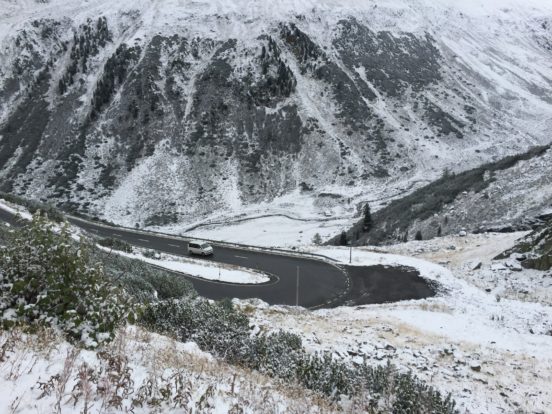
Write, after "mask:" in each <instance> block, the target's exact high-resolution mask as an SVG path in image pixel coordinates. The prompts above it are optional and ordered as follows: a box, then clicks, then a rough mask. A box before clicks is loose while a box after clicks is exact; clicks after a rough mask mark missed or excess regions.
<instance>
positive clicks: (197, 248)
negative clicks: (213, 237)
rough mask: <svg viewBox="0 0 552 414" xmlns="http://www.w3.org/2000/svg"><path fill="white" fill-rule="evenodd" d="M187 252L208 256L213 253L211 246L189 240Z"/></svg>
mask: <svg viewBox="0 0 552 414" xmlns="http://www.w3.org/2000/svg"><path fill="white" fill-rule="evenodd" d="M188 253H190V254H197V255H199V256H210V255H212V254H213V246H211V245H210V244H209V243H205V242H202V241H197V240H191V241H189V242H188Z"/></svg>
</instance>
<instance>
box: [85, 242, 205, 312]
mask: <svg viewBox="0 0 552 414" xmlns="http://www.w3.org/2000/svg"><path fill="white" fill-rule="evenodd" d="M92 257H93V259H94V260H95V261H97V262H100V263H101V264H102V265H103V267H104V270H105V274H106V276H108V277H109V278H110V280H112V281H113V283H115V284H117V285H119V286H121V287H122V288H123V289H124V290H125V291H126V292H127V293H128V294H130V295H131V296H132V297H133V299H134V300H135V301H136V302H140V303H147V302H156V301H158V300H165V299H179V298H182V297H187V298H193V297H196V296H197V292H196V291H195V289H194V286H193V285H192V283H191V282H190V281H189V280H187V279H186V278H184V277H182V275H179V274H175V273H171V272H168V271H166V270H162V269H158V268H155V267H153V266H151V265H149V264H147V263H144V262H143V261H141V260H136V259H129V258H127V257H124V256H120V255H117V254H109V253H106V252H105V251H101V250H98V249H97V250H93V251H92Z"/></svg>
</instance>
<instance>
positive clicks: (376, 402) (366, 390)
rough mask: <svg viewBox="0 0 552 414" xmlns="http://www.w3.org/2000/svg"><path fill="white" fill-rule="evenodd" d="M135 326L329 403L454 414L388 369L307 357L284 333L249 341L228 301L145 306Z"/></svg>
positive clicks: (244, 323)
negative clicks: (195, 346)
mask: <svg viewBox="0 0 552 414" xmlns="http://www.w3.org/2000/svg"><path fill="white" fill-rule="evenodd" d="M140 323H141V324H143V325H144V326H145V327H146V328H148V329H151V330H154V331H157V332H160V333H163V334H169V335H172V336H174V337H176V338H177V339H178V340H181V341H194V342H196V343H197V344H198V345H199V347H200V348H201V349H202V350H204V351H207V352H210V353H212V354H214V355H216V356H219V357H221V358H224V359H225V360H226V361H228V362H230V363H233V364H237V365H240V366H243V367H246V368H250V369H255V370H257V371H259V372H262V373H265V374H268V375H270V376H272V377H276V378H281V379H283V380H285V381H286V382H287V383H290V382H291V383H296V384H298V385H299V386H302V387H304V388H308V389H311V390H313V391H317V392H320V393H321V394H324V395H326V396H328V397H330V398H332V399H334V400H339V399H340V398H341V397H342V396H348V397H349V398H352V399H355V400H356V401H359V402H358V404H360V405H359V407H362V410H363V411H365V410H366V407H371V408H373V410H372V412H394V413H443V414H452V413H455V410H454V405H455V404H454V401H452V400H451V399H450V397H446V398H443V396H442V395H441V394H440V393H439V392H438V391H435V390H434V389H433V388H431V387H429V386H428V385H427V384H425V383H424V382H422V381H419V380H418V379H416V378H415V377H413V376H412V375H410V374H404V373H400V372H398V371H397V370H396V369H395V368H394V367H392V366H391V365H388V366H387V367H381V366H376V367H372V366H369V365H368V364H367V363H364V364H358V365H353V364H350V363H347V362H344V361H342V360H339V359H337V358H335V357H334V356H332V355H331V354H330V353H323V354H310V353H308V352H307V351H306V350H305V349H304V348H303V346H302V343H301V338H300V337H298V336H297V335H294V334H291V333H287V332H277V333H272V334H268V335H267V334H261V335H258V336H252V335H251V331H250V328H249V320H248V318H247V317H246V315H245V314H243V313H242V312H240V311H238V310H236V309H234V308H233V307H232V304H231V302H229V301H223V302H210V301H207V300H205V299H202V298H184V299H180V300H168V301H161V302H157V303H152V304H149V305H147V306H146V307H145V309H144V311H143V313H142V315H141V318H140Z"/></svg>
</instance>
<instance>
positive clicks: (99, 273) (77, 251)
mask: <svg viewBox="0 0 552 414" xmlns="http://www.w3.org/2000/svg"><path fill="white" fill-rule="evenodd" d="M0 295H1V296H0V318H1V321H2V325H3V326H4V327H10V326H13V325H14V324H25V325H30V326H32V325H34V324H46V325H52V326H57V327H59V328H60V329H61V330H62V331H63V332H65V333H66V334H67V336H68V337H69V338H70V339H73V340H77V341H82V343H83V344H84V345H85V346H88V347H94V346H97V345H99V344H101V343H102V342H105V341H109V340H110V339H112V337H113V335H114V333H113V332H114V329H115V327H116V326H117V325H118V324H119V323H120V322H121V321H123V320H124V319H125V318H127V317H130V316H131V313H132V306H131V303H130V301H129V300H128V299H127V297H126V295H125V294H124V292H123V291H122V290H121V289H119V288H117V287H115V286H114V285H113V284H112V283H110V281H109V280H108V279H107V278H106V277H105V276H104V272H103V268H102V267H101V266H99V265H96V264H93V263H92V262H91V260H90V259H89V248H88V247H87V246H86V245H85V244H84V243H83V242H82V241H81V242H80V243H77V242H75V241H74V240H73V239H72V238H71V235H70V234H69V231H68V229H67V228H66V227H63V228H61V229H60V230H56V231H55V229H54V227H53V225H52V224H51V223H49V222H48V221H46V219H44V218H42V217H40V216H39V215H35V216H34V217H33V222H32V223H31V224H30V225H29V226H27V227H24V228H23V229H21V230H18V231H17V232H15V233H14V235H13V237H12V238H11V239H10V240H9V241H8V243H7V246H6V247H5V248H4V249H2V251H0Z"/></svg>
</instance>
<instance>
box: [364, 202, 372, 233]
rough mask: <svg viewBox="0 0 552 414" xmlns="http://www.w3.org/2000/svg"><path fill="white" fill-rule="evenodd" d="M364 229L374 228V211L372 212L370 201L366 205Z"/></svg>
mask: <svg viewBox="0 0 552 414" xmlns="http://www.w3.org/2000/svg"><path fill="white" fill-rule="evenodd" d="M363 224H364V231H366V232H368V231H370V230H371V229H372V213H371V212H370V205H369V204H368V203H366V204H365V206H364V220H363Z"/></svg>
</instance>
